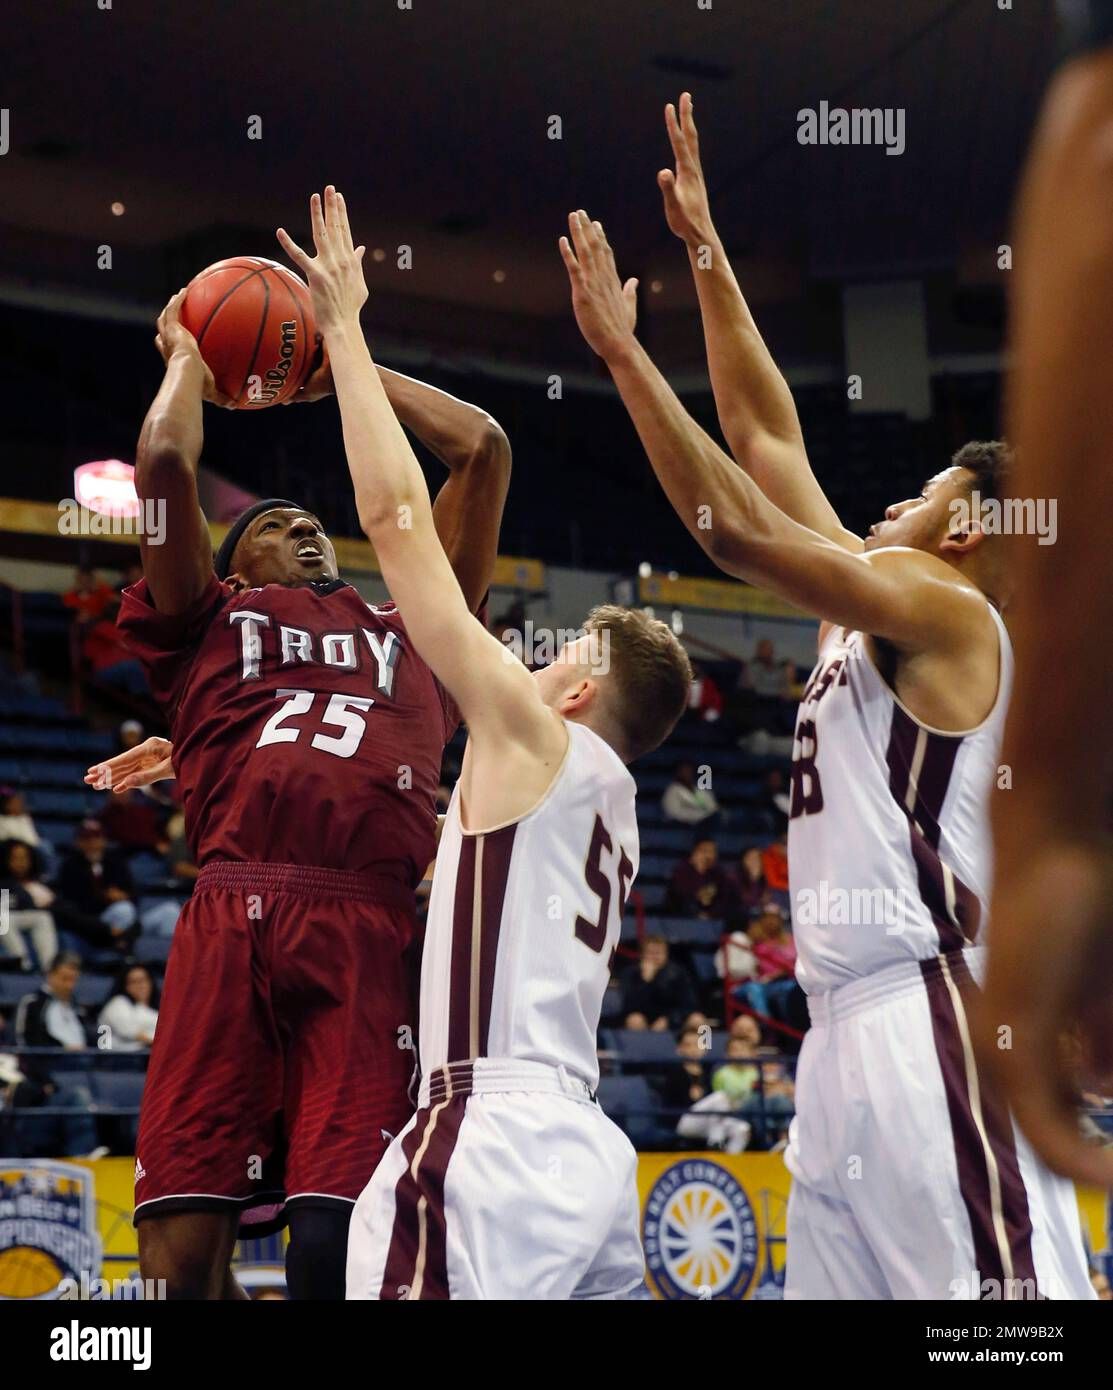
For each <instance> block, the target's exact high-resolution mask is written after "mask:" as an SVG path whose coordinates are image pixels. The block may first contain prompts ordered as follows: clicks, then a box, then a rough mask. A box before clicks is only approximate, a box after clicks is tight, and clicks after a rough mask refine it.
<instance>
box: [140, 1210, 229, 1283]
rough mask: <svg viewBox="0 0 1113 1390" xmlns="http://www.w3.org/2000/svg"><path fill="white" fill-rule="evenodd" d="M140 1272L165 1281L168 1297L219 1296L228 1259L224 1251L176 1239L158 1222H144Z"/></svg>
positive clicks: (141, 1226) (141, 1228)
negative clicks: (217, 1251) (218, 1252)
mask: <svg viewBox="0 0 1113 1390" xmlns="http://www.w3.org/2000/svg"><path fill="white" fill-rule="evenodd" d="M139 1271H140V1274H141V1276H142V1277H143V1278H144V1279H145V1280H147V1279H151V1280H157V1281H163V1282H164V1283H165V1288H166V1297H167V1298H168V1299H218V1298H221V1297H222V1296H223V1293H224V1285H225V1279H226V1276H227V1273H228V1262H227V1260H226V1259H224V1257H223V1254H222V1253H221V1254H219V1255H217V1254H215V1253H214V1251H213V1250H212V1249H211V1248H207V1247H206V1246H204V1245H202V1244H200V1243H193V1242H184V1241H182V1240H180V1239H177V1238H175V1236H174V1235H173V1234H172V1233H170V1232H167V1231H165V1230H162V1229H160V1225H159V1223H158V1222H156V1221H144V1222H142V1223H141V1224H140V1226H139ZM156 1287H157V1285H156Z"/></svg>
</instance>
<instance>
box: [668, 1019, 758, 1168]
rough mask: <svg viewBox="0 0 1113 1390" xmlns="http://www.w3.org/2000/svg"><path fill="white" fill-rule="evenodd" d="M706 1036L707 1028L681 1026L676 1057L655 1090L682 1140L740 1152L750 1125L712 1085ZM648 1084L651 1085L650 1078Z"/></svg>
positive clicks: (722, 1092) (723, 1093)
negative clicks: (692, 1140)
mask: <svg viewBox="0 0 1113 1390" xmlns="http://www.w3.org/2000/svg"><path fill="white" fill-rule="evenodd" d="M708 1037H709V1030H708V1032H705V1031H704V1030H703V1029H700V1028H684V1029H683V1030H682V1031H681V1034H680V1037H679V1039H678V1040H677V1044H676V1052H677V1056H678V1058H679V1059H680V1060H679V1061H677V1062H675V1063H673V1065H672V1066H670V1067H668V1068H667V1070H666V1071H665V1072H664V1074H663V1076H662V1077H661V1078H660V1080H659V1081H657V1082H656V1084H655V1089H656V1090H657V1093H658V1095H659V1096H660V1097H661V1103H662V1105H663V1106H664V1107H665V1109H666V1110H667V1111H668V1112H669V1118H670V1119H671V1118H672V1116H673V1115H676V1116H677V1120H676V1132H677V1134H678V1135H679V1136H680V1137H681V1138H682V1139H696V1140H700V1141H701V1142H702V1143H705V1144H707V1145H708V1146H709V1147H710V1148H713V1149H723V1150H725V1151H726V1152H727V1153H741V1152H742V1151H743V1149H745V1147H746V1145H747V1144H748V1143H749V1142H750V1126H749V1124H748V1123H747V1122H746V1121H745V1120H744V1119H742V1118H741V1117H740V1116H738V1115H734V1114H731V1111H732V1110H733V1109H734V1107H733V1105H732V1103H731V1101H730V1098H729V1097H728V1096H727V1095H726V1093H725V1092H724V1091H722V1090H718V1091H716V1090H714V1089H713V1088H712V1078H711V1064H710V1062H709V1061H708V1060H707V1040H708ZM650 1084H651V1085H654V1083H653V1082H652V1081H651V1083H650Z"/></svg>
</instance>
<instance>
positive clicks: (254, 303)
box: [181, 256, 317, 410]
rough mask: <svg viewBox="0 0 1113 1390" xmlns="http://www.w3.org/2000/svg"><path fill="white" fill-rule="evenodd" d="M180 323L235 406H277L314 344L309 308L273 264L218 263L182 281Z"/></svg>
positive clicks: (298, 380)
mask: <svg viewBox="0 0 1113 1390" xmlns="http://www.w3.org/2000/svg"><path fill="white" fill-rule="evenodd" d="M181 318H182V323H183V324H184V325H185V327H186V328H188V329H189V331H190V332H191V333H192V334H193V336H194V337H195V338H196V339H197V345H198V347H199V348H200V349H201V356H202V357H203V358H204V359H205V364H206V365H207V366H208V368H209V370H210V371H211V372H212V374H213V378H214V380H215V382H216V386H217V389H218V390H219V391H222V392H223V393H224V394H225V395H226V396H230V397H231V398H232V401H233V402H234V407H235V409H237V410H262V409H264V408H265V407H266V406H269V405H281V404H283V402H285V401H288V400H290V398H291V397H292V396H293V395H294V394H295V392H296V391H297V390H298V387H299V386H301V384H302V381H303V379H304V376H305V371H306V368H307V366H308V364H309V362H310V360H311V358H312V356H313V350H314V347H315V345H316V333H317V325H316V322H315V320H314V318H313V304H312V301H311V300H310V297H309V288H308V286H307V285H306V284H305V281H304V280H302V279H300V278H299V277H298V276H297V275H295V274H294V272H293V271H292V270H287V268H286V267H285V266H284V265H279V264H278V262H277V261H269V260H266V259H265V258H264V257H262V256H235V257H233V258H232V259H230V260H226V261H217V262H216V264H215V265H211V266H209V267H208V269H207V270H203V271H201V273H200V274H199V275H196V276H194V278H193V279H192V280H191V281H190V282H189V286H188V288H187V291H186V297H185V299H184V300H183V301H182V310H181Z"/></svg>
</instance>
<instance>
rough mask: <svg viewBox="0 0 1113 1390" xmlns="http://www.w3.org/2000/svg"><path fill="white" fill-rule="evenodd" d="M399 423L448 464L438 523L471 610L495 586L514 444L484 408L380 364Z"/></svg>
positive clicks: (436, 502) (435, 509)
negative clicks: (492, 583)
mask: <svg viewBox="0 0 1113 1390" xmlns="http://www.w3.org/2000/svg"><path fill="white" fill-rule="evenodd" d="M378 372H379V380H380V381H381V382H382V383H383V388H384V389H385V391H386V395H387V400H389V401H390V404H391V407H392V408H393V410H394V413H395V415H397V417H398V419H399V420H401V422H402V424H403V425H405V426H406V427H407V429H410V430H412V431H413V432H414V434H415V435H416V436H417V438H418V439H420V440H421V442H422V444H424V445H425V447H426V448H427V449H428V450H429V451H430V452H431V453H433V454H435V455H436V456H437V458H438V459H440V461H441V463H443V464H444V466H445V467H446V468H447V469H448V478H447V480H446V481H445V482H444V483H443V484H442V486H441V488H440V491H439V492H438V493H437V495H436V497H435V499H434V501H433V524H434V525H435V526H436V528H437V535H438V536H439V537H440V541H441V545H443V546H444V552H445V554H446V555H447V556H448V563H449V564H450V565H451V566H452V569H453V572H454V573H455V575H456V578H457V579H458V580H459V582H460V588H461V589H462V590H463V593H464V599H465V601H466V603H467V605H468V607H469V608H470V609H471V611H472V612H473V613H474V612H475V611H476V610H477V609H478V608H479V605H480V604H481V603H482V602H483V599H484V597H485V596H486V593H487V590H488V589H489V588H490V585H491V576H492V575H493V573H494V568H495V560H496V559H497V557H498V553H499V531H500V529H501V527H502V512H503V508H504V507H505V505H506V494H507V491H508V489H509V487H510V442H509V440H508V439H507V437H506V435H505V434H504V433H503V431H502V429H501V428H500V426H499V425H498V423H497V421H495V420H493V419H492V418H491V416H490V415H488V414H487V412H486V411H485V410H481V409H480V408H479V407H478V406H475V405H469V404H468V402H467V401H461V400H457V398H456V397H455V396H450V395H449V394H448V392H447V391H439V390H437V388H436V387H435V386H429V385H428V384H427V383H425V382H423V381H415V380H414V379H413V378H412V377H408V376H403V375H402V373H401V372H392V371H390V370H389V369H388V368H386V367H381V366H380V367H379V368H378Z"/></svg>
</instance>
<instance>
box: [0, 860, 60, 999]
mask: <svg viewBox="0 0 1113 1390" xmlns="http://www.w3.org/2000/svg"><path fill="white" fill-rule="evenodd" d="M39 874H40V864H39V857H38V853H37V851H36V850H34V849H33V848H32V847H31V846H30V845H28V844H24V842H23V841H22V840H5V841H4V843H3V844H2V845H0V891H6V892H7V894H8V900H7V902H8V912H7V922H6V923H4V924H0V928H4V927H6V930H0V951H3V952H4V953H5V954H7V955H9V956H11V957H12V958H13V959H15V960H18V961H19V964H20V968H21V969H22V970H26V971H30V970H32V969H35V968H37V969H39V970H45V969H46V968H47V966H48V965H49V964H50V962H51V961H52V960H53V959H54V957H55V956H56V955H57V954H58V933H57V932H56V931H55V929H54V918H53V916H52V915H51V912H50V908H51V905H52V904H53V902H54V894H53V893H52V892H51V891H50V889H49V888H48V887H47V886H46V884H44V883H42V882H40V879H39ZM28 941H29V942H30V944H31V947H32V949H33V951H34V960H32V953H31V951H29V950H28V949H27V943H28Z"/></svg>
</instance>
